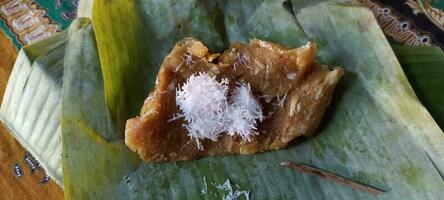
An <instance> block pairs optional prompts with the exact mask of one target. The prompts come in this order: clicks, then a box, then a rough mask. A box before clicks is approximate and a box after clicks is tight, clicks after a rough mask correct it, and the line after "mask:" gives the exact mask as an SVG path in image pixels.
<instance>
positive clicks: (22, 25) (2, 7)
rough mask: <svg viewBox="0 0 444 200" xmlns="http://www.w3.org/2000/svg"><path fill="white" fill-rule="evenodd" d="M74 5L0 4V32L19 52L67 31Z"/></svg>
mask: <svg viewBox="0 0 444 200" xmlns="http://www.w3.org/2000/svg"><path fill="white" fill-rule="evenodd" d="M77 5H78V0H69V1H67V0H0V18H1V19H2V22H1V23H0V28H1V29H2V30H3V31H4V32H5V33H6V34H7V35H8V36H9V38H10V39H11V40H12V42H13V43H14V45H15V46H16V47H17V48H20V47H21V46H22V45H27V44H32V43H34V42H37V41H40V40H43V39H45V38H48V37H51V36H53V35H55V34H57V32H60V31H61V30H62V29H64V28H66V27H67V26H68V25H69V23H70V22H71V21H72V20H73V19H74V18H75V17H76V8H77Z"/></svg>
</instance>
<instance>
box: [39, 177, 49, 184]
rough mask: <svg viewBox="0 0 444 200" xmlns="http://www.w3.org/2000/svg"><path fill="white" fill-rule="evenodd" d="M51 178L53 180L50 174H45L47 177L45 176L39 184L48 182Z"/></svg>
mask: <svg viewBox="0 0 444 200" xmlns="http://www.w3.org/2000/svg"><path fill="white" fill-rule="evenodd" d="M49 180H51V177H49V176H48V175H45V177H43V179H42V180H41V181H40V182H39V184H45V183H48V182H49Z"/></svg>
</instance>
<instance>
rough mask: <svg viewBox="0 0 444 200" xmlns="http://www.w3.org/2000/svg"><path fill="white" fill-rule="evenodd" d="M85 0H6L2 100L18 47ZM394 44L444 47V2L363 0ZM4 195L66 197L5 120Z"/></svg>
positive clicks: (0, 28)
mask: <svg viewBox="0 0 444 200" xmlns="http://www.w3.org/2000/svg"><path fill="white" fill-rule="evenodd" d="M78 1H79V0H0V101H1V100H2V99H3V93H4V91H5V87H6V83H7V79H8V77H9V74H10V72H11V70H12V66H13V64H14V61H15V58H16V56H17V52H18V49H20V48H21V47H22V46H23V45H27V44H31V43H34V42H36V41H39V40H42V39H45V38H48V37H51V36H53V35H54V34H57V32H60V31H61V30H64V29H65V28H66V27H68V26H69V24H70V22H71V21H72V20H73V19H74V18H75V17H76V12H75V11H76V8H77V5H78ZM361 2H362V3H363V4H364V5H366V6H367V7H369V8H370V9H371V10H372V12H373V13H374V15H375V17H376V18H377V20H378V23H379V25H380V26H381V28H382V29H383V31H384V33H385V34H386V35H387V38H388V40H389V41H390V42H391V43H393V44H404V45H410V46H430V45H437V46H439V47H441V48H442V49H444V12H443V9H444V1H441V2H439V1H433V0H361ZM0 199H63V190H62V188H60V187H59V186H57V185H56V184H55V183H54V182H52V181H50V180H49V179H48V177H47V176H46V175H45V173H44V171H43V170H42V169H40V168H39V167H38V163H37V162H36V161H35V160H34V159H33V158H32V155H29V154H28V153H27V152H26V151H25V150H24V149H23V148H22V147H21V146H20V144H19V143H18V142H17V141H15V140H14V138H12V136H11V135H10V134H9V133H8V132H7V130H6V129H5V128H4V127H3V125H2V124H0Z"/></svg>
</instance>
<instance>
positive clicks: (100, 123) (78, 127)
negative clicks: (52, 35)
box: [61, 18, 138, 199]
mask: <svg viewBox="0 0 444 200" xmlns="http://www.w3.org/2000/svg"><path fill="white" fill-rule="evenodd" d="M68 37H69V41H68V44H67V48H66V52H65V62H64V74H65V76H64V77H63V81H64V82H63V94H62V116H63V117H62V118H61V128H62V133H63V134H62V144H63V161H62V163H63V178H64V181H65V182H75V183H79V182H82V183H81V185H73V184H67V185H65V187H64V192H65V196H66V197H67V198H68V199H70V198H71V197H72V198H73V199H95V198H99V197H100V198H99V199H110V198H111V197H113V196H110V195H112V194H113V191H112V189H113V187H109V186H108V185H106V184H95V182H99V183H116V182H117V183H118V182H119V180H120V179H121V174H124V173H128V172H129V168H132V167H134V166H135V165H136V163H137V162H138V160H137V157H136V156H135V155H134V153H132V152H130V150H129V149H128V148H127V147H126V146H125V144H124V142H123V141H121V140H120V141H116V142H111V141H112V136H113V135H116V134H115V131H114V129H113V127H112V126H111V124H110V119H109V114H108V113H109V112H108V111H107V108H106V105H105V98H104V88H103V78H102V71H101V69H100V61H99V57H98V55H97V49H96V42H95V37H94V32H93V29H92V25H91V23H90V20H89V19H87V18H78V19H76V20H74V21H73V22H72V24H71V26H70V27H69V31H68ZM97 147H100V148H97ZM85 159H87V160H85ZM85 162H88V163H90V165H84V163H85ZM116 166H118V168H114V167H116ZM74 174H82V175H81V176H72V175H74ZM85 177H96V178H100V180H98V179H96V180H93V181H91V178H86V179H85ZM79 186H80V187H79ZM84 188H95V189H94V191H88V190H84ZM95 191H97V192H95ZM106 191H108V192H106ZM71 194H75V197H74V196H71ZM93 196H95V198H92V197H93ZM114 198H116V199H120V198H117V197H116V196H114Z"/></svg>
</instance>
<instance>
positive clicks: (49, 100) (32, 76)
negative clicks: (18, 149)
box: [0, 32, 67, 185]
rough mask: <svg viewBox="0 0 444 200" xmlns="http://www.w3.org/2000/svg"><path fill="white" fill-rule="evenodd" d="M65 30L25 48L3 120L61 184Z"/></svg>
mask: <svg viewBox="0 0 444 200" xmlns="http://www.w3.org/2000/svg"><path fill="white" fill-rule="evenodd" d="M66 39H67V37H66V33H64V32H63V33H61V34H59V35H57V36H55V37H52V38H50V39H47V40H45V41H41V42H38V43H36V44H33V45H30V46H26V47H24V48H22V49H21V50H20V52H19V54H18V57H17V60H16V62H15V64H14V68H13V71H12V73H11V76H10V77H9V81H8V85H7V87H6V91H5V95H4V98H3V103H2V105H1V109H0V120H1V121H2V122H3V123H4V124H5V126H6V128H7V129H8V130H9V131H10V133H12V134H13V136H14V137H15V138H16V139H17V140H18V141H19V142H20V143H21V144H22V145H23V146H24V147H25V148H26V149H27V150H28V151H29V152H30V153H31V154H32V155H33V156H34V157H35V158H36V159H37V160H38V161H39V163H40V165H41V166H42V167H43V168H44V169H45V170H46V172H47V174H48V175H49V176H50V177H51V178H53V179H54V180H55V181H56V182H57V183H58V184H59V185H62V184H63V180H62V163H61V161H62V156H61V143H60V141H61V140H60V135H61V133H60V131H61V130H60V99H61V90H62V76H63V55H64V50H65V44H66V41H67V40H66Z"/></svg>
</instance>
